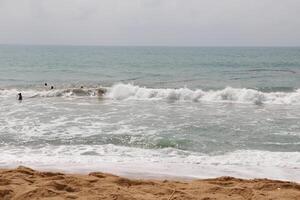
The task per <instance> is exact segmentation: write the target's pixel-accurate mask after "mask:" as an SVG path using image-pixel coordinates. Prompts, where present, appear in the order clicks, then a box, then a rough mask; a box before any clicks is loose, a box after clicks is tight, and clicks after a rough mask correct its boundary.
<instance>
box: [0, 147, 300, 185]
mask: <svg viewBox="0 0 300 200" xmlns="http://www.w3.org/2000/svg"><path fill="white" fill-rule="evenodd" d="M0 156H1V158H3V159H2V160H1V162H0V167H8V166H9V167H15V166H18V165H20V164H22V165H26V166H30V167H35V168H41V169H44V168H48V169H49V168H51V169H56V170H57V169H59V170H65V171H67V172H78V171H80V172H82V171H104V172H109V173H116V172H118V173H120V172H123V173H129V174H134V173H136V174H144V175H145V174H150V173H154V174H160V175H161V176H166V175H167V176H177V177H178V176H180V177H198V178H208V177H217V176H224V175H226V176H235V177H244V178H258V177H261V178H271V179H285V180H293V181H299V180H300V179H299V178H300V171H299V162H300V153H299V152H270V151H258V150H240V151H234V152H230V153H226V154H219V155H208V154H199V153H195V152H186V151H180V150H177V149H173V148H166V149H158V150H157V149H151V150H149V149H140V148H131V147H122V146H115V145H111V144H108V145H67V146H52V145H45V146H41V147H35V148H31V147H15V146H3V147H0Z"/></svg>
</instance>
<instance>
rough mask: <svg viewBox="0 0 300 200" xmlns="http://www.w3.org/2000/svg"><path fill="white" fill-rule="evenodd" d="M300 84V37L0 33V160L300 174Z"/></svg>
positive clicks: (155, 171)
mask: <svg viewBox="0 0 300 200" xmlns="http://www.w3.org/2000/svg"><path fill="white" fill-rule="evenodd" d="M45 82H47V83H48V86H47V87H45V86H44V83H45ZM51 85H53V86H54V89H53V90H51V89H50V86H51ZM81 86H82V87H83V88H81ZM99 88H101V89H102V90H105V91H106V93H105V94H104V95H99V93H98V89H99ZM299 88H300V48H254V47H253V48H246V47H244V48H219V47H214V48H196V47H84V46H3V45H2V46H0V158H1V159H0V167H12V166H17V165H27V166H31V167H34V168H38V169H59V170H66V171H93V170H100V171H107V172H113V173H118V174H143V175H144V176H147V175H151V176H153V175H155V176H165V175H169V176H181V177H215V176H222V175H232V176H239V177H247V178H249V177H251V178H252V177H268V178H277V179H287V180H296V181H299V180H300V168H299V166H300V89H299ZM19 92H21V93H22V94H23V101H21V102H19V101H17V100H16V95H17V94H18V93H19Z"/></svg>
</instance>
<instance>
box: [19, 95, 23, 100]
mask: <svg viewBox="0 0 300 200" xmlns="http://www.w3.org/2000/svg"><path fill="white" fill-rule="evenodd" d="M18 100H19V101H22V100H23V96H22V93H19V94H18Z"/></svg>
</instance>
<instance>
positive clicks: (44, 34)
mask: <svg viewBox="0 0 300 200" xmlns="http://www.w3.org/2000/svg"><path fill="white" fill-rule="evenodd" d="M0 43H2V44H73V45H168V46H174V45H175V46H182V45H183V46H191V45H192V46H300V0H0Z"/></svg>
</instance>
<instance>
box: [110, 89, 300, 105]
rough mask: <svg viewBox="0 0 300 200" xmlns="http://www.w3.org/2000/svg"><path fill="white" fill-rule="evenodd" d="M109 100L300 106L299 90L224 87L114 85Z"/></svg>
mask: <svg viewBox="0 0 300 200" xmlns="http://www.w3.org/2000/svg"><path fill="white" fill-rule="evenodd" d="M106 96H107V97H108V98H110V99H116V100H125V99H135V100H160V99H165V100H170V101H193V102H199V101H207V102H232V103H235V102H236V103H253V104H258V105H259V104H300V89H298V90H295V91H293V92H269V93H267V92H261V91H258V90H254V89H246V88H232V87H226V88H225V89H222V90H210V91H204V90H201V89H197V90H191V89H189V88H179V89H151V88H146V87H140V86H136V85H132V84H116V85H114V86H113V87H111V88H110V89H109V91H108V93H107V94H106Z"/></svg>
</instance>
